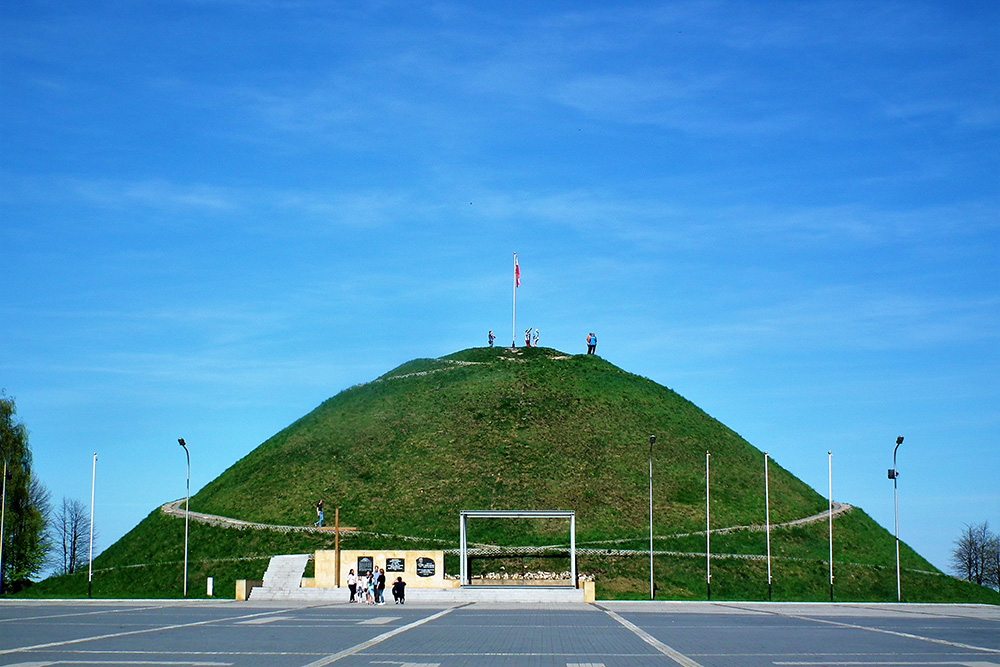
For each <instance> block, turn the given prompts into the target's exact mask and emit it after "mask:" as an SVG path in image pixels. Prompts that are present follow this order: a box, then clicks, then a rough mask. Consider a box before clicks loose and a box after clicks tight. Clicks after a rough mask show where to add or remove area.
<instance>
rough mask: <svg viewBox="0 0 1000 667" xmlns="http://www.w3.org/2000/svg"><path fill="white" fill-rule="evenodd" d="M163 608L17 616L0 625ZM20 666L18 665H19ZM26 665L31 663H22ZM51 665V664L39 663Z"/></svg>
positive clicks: (129, 608) (132, 608)
mask: <svg viewBox="0 0 1000 667" xmlns="http://www.w3.org/2000/svg"><path fill="white" fill-rule="evenodd" d="M162 608H163V607H122V608H119V609H103V610H100V611H81V612H77V613H73V614H50V615H49V616H18V617H14V618H0V623H11V622H14V621H47V620H49V619H50V618H67V617H73V616H93V615H94V614H121V613H129V612H133V611H146V610H148V609H162ZM19 664H20V663H19ZM24 664H26V665H28V664H33V663H27V662H26V663H24ZM40 664H46V665H48V664H52V663H40Z"/></svg>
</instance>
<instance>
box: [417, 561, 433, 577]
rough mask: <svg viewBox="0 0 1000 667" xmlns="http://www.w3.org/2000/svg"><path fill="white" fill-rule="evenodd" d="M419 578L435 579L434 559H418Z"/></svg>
mask: <svg viewBox="0 0 1000 667" xmlns="http://www.w3.org/2000/svg"><path fill="white" fill-rule="evenodd" d="M417 576H418V577H433V576H434V559H433V558H418V559H417Z"/></svg>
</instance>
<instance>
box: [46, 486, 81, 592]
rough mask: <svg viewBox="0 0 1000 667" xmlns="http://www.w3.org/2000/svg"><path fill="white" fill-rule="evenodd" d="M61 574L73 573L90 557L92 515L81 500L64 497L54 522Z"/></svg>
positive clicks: (54, 535) (59, 571)
mask: <svg viewBox="0 0 1000 667" xmlns="http://www.w3.org/2000/svg"><path fill="white" fill-rule="evenodd" d="M52 533H53V537H54V541H55V548H56V558H57V559H59V560H60V562H59V563H57V569H58V573H59V574H73V573H74V572H76V571H77V570H78V569H80V568H82V567H83V566H85V565H86V564H87V562H88V558H89V554H90V551H89V548H88V547H89V540H90V516H89V515H88V512H87V507H86V506H85V505H84V504H83V503H81V502H80V501H79V500H75V499H70V498H66V497H63V500H62V506H61V507H60V508H59V510H58V511H57V512H56V514H55V517H54V518H53V522H52Z"/></svg>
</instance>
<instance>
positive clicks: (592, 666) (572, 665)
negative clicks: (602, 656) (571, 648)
mask: <svg viewBox="0 0 1000 667" xmlns="http://www.w3.org/2000/svg"><path fill="white" fill-rule="evenodd" d="M566 667H604V663H603V662H567V663H566Z"/></svg>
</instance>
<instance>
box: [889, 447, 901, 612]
mask: <svg viewBox="0 0 1000 667" xmlns="http://www.w3.org/2000/svg"><path fill="white" fill-rule="evenodd" d="M901 444H903V436H899V437H898V438H896V448H895V449H893V450H892V468H891V469H890V470H889V479H891V480H892V505H893V514H894V515H895V524H896V602H902V601H903V592H902V587H901V586H900V580H899V496H898V494H897V493H896V480H897V479H899V471H898V470H896V452H897V451H898V450H899V446H900V445H901Z"/></svg>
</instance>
